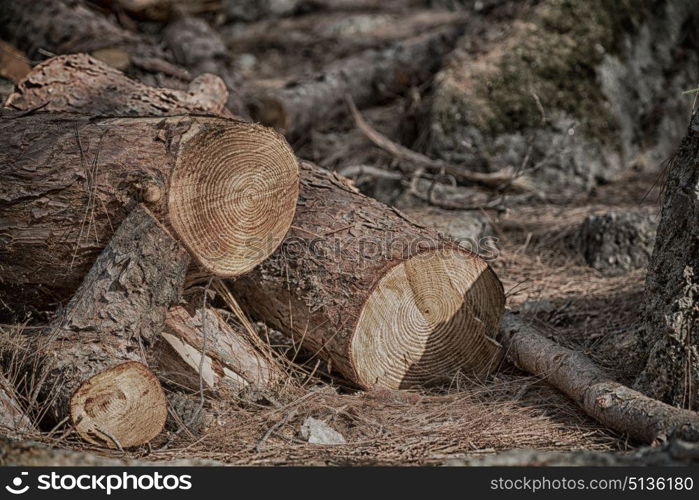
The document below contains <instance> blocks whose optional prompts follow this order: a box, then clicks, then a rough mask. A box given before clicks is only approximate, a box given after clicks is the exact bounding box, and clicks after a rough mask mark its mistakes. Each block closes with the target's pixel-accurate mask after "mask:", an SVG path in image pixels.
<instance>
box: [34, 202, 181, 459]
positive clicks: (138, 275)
mask: <svg viewBox="0 0 699 500" xmlns="http://www.w3.org/2000/svg"><path fill="white" fill-rule="evenodd" d="M189 260H190V259H189V255H188V253H187V251H186V250H185V249H184V248H183V247H182V246H181V245H180V244H179V243H178V242H177V240H176V239H175V238H174V237H173V236H172V235H171V234H170V233H169V232H168V230H167V229H166V228H165V227H164V226H162V225H161V224H160V223H159V222H158V221H157V219H156V218H155V217H154V216H153V215H152V214H151V213H150V212H149V211H148V210H147V209H146V208H145V207H143V206H142V205H139V206H137V207H136V208H134V209H133V210H132V211H131V213H130V214H129V215H128V217H127V218H126V219H125V220H124V221H123V223H122V224H121V225H120V226H119V228H118V229H117V231H116V232H115V233H114V236H113V237H112V239H111V240H110V241H109V243H108V245H107V246H106V247H105V249H104V250H103V251H102V253H101V254H100V256H99V257H98V259H97V261H96V262H95V264H94V265H93V266H92V269H90V272H89V273H88V274H87V275H86V276H85V279H84V280H83V283H82V284H81V285H80V288H78V290H77V291H76V293H75V296H74V297H73V298H72V299H71V301H70V302H69V304H68V306H67V307H66V310H65V312H64V313H63V314H62V315H61V316H59V317H58V318H57V319H56V321H55V322H54V324H53V325H52V326H50V327H49V328H48V329H47V331H46V332H45V335H43V336H41V337H39V338H37V339H36V341H35V343H36V347H35V352H36V353H37V356H38V363H37V365H38V366H39V367H40V371H41V372H40V373H41V376H40V377H39V379H40V380H42V381H43V383H42V385H41V387H40V388H39V389H38V390H39V394H40V395H41V400H42V402H43V404H44V405H45V411H46V413H47V417H48V419H49V420H50V422H52V423H60V422H63V421H64V420H65V419H66V418H67V417H69V418H70V422H71V423H72V425H73V426H74V428H75V430H76V431H77V433H78V434H79V435H80V436H81V437H82V438H83V439H85V440H86V441H89V442H90V443H93V444H97V445H100V446H107V447H110V448H126V447H130V446H137V445H140V444H144V443H147V442H148V441H150V440H151V439H153V438H154V437H155V436H156V435H158V434H159V433H160V431H161V430H162V428H163V426H164V425H165V419H166V417H167V400H166V398H165V394H164V393H163V391H162V389H161V387H160V383H159V382H158V379H157V378H155V376H154V375H153V374H152V373H151V371H150V370H149V369H148V368H147V367H146V365H145V364H144V363H145V362H146V356H145V353H146V352H147V350H148V349H149V348H150V347H151V346H152V345H153V344H154V343H155V341H156V340H157V338H158V336H159V335H160V332H161V330H162V327H163V322H164V320H165V314H166V312H167V310H168V308H169V307H170V306H171V305H173V304H175V303H177V302H178V301H179V300H180V298H181V290H182V286H183V285H184V279H185V275H186V272H187V267H188V265H189Z"/></svg>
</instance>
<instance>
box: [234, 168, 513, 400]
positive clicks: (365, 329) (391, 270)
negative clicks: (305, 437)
mask: <svg viewBox="0 0 699 500" xmlns="http://www.w3.org/2000/svg"><path fill="white" fill-rule="evenodd" d="M301 185H302V187H301V196H300V199H299V204H298V207H297V214H296V217H295V220H294V223H293V226H292V228H293V232H292V233H291V234H290V235H289V236H288V237H287V238H286V239H285V241H284V242H283V243H282V245H281V246H280V248H279V249H278V250H277V252H275V254H274V255H273V256H272V257H270V258H269V259H268V260H266V261H265V262H264V263H263V264H262V265H261V266H259V267H258V268H256V269H255V270H254V271H253V272H252V273H250V274H248V275H246V276H243V277H240V278H239V279H237V280H236V281H234V282H233V283H232V286H233V288H234V289H235V291H236V292H237V297H239V300H241V301H242V302H241V305H243V307H244V308H245V309H247V311H249V312H251V313H252V315H253V316H256V317H257V318H260V319H263V320H264V321H266V322H267V323H268V324H270V325H271V326H273V327H274V328H276V329H278V330H280V331H282V332H284V333H285V334H287V335H289V336H291V337H293V338H294V339H295V340H296V341H298V342H301V343H303V345H304V346H306V347H307V348H308V349H310V350H311V351H312V352H314V353H316V352H317V353H318V354H319V355H320V356H321V357H323V358H325V359H326V360H328V362H329V363H330V365H331V367H332V368H333V369H336V370H337V371H338V372H340V373H341V374H342V375H344V376H345V377H346V378H347V379H349V380H350V381H352V382H354V383H356V384H358V385H360V386H363V387H372V386H383V387H389V388H398V387H410V386H414V385H418V384H424V383H428V382H434V381H437V380H441V379H444V378H445V377H449V376H451V375H453V374H454V372H456V371H458V370H459V369H464V370H465V371H470V372H475V373H484V372H487V371H489V370H492V369H493V368H495V366H496V365H497V363H498V360H499V356H500V347H499V345H498V344H497V343H496V342H494V341H493V340H492V339H491V338H490V336H491V335H494V334H495V332H496V330H497V326H498V323H499V320H500V315H501V313H502V309H503V305H504V295H503V291H502V285H501V284H500V282H499V280H498V279H497V277H496V276H495V274H494V272H493V271H492V270H491V269H490V267H489V266H488V265H487V264H486V263H485V262H484V261H482V260H481V259H480V258H479V257H478V256H476V255H475V254H472V253H470V252H469V251H467V250H465V249H463V248H461V247H459V246H457V245H456V244H454V243H452V242H450V241H447V240H444V239H443V238H441V237H440V236H439V235H437V233H435V232H434V231H432V230H429V229H427V228H424V227H421V226H417V225H415V224H414V223H412V222H411V221H409V220H408V219H407V218H406V217H405V216H403V215H402V214H400V212H397V211H395V210H393V209H391V208H389V207H387V206H385V205H382V204H381V203H379V202H377V201H374V200H372V199H370V198H367V197H365V196H363V195H360V194H358V193H357V192H356V191H355V190H354V188H353V187H351V185H350V184H349V182H348V181H347V180H346V179H343V178H341V177H339V176H337V175H336V174H331V173H328V172H327V171H324V170H322V169H320V168H318V167H316V166H314V165H311V164H308V163H303V164H302V166H301Z"/></svg>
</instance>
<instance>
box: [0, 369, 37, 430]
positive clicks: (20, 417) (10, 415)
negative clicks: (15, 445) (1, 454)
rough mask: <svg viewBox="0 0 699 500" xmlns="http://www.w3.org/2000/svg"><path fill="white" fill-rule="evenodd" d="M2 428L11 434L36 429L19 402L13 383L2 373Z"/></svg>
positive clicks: (0, 421) (0, 384) (0, 422)
mask: <svg viewBox="0 0 699 500" xmlns="http://www.w3.org/2000/svg"><path fill="white" fill-rule="evenodd" d="M0 429H3V430H4V431H5V432H8V431H9V433H10V434H11V435H19V436H21V435H22V434H24V433H26V432H29V431H32V430H34V425H33V424H32V422H31V420H29V417H27V415H26V414H25V412H24V410H22V406H21V405H20V404H19V403H18V402H17V397H16V395H15V389H14V387H12V384H10V382H9V381H8V380H7V378H5V376H4V375H3V374H1V373H0Z"/></svg>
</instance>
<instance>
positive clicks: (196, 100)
mask: <svg viewBox="0 0 699 500" xmlns="http://www.w3.org/2000/svg"><path fill="white" fill-rule="evenodd" d="M227 99H228V91H227V90H226V85H225V83H224V82H223V81H222V80H221V79H220V78H219V77H217V76H215V75H211V74H203V75H200V76H198V77H197V78H195V79H194V80H193V81H192V82H191V83H190V84H189V88H188V90H186V91H183V90H171V89H156V88H153V87H150V86H148V85H144V84H142V83H140V82H137V81H135V80H132V79H130V78H128V77H127V76H126V75H125V74H124V73H122V72H121V71H119V70H117V69H114V68H113V67H111V66H109V65H108V64H106V63H104V62H102V61H99V60H97V59H95V58H94V57H91V56H89V55H87V54H70V55H64V56H57V57H52V58H51V59H48V60H47V61H44V62H42V63H41V64H38V65H37V66H35V67H34V69H33V70H32V71H31V72H30V73H29V74H27V75H26V77H25V78H24V79H22V80H21V81H19V82H18V83H17V88H16V89H15V91H14V92H13V93H12V94H10V96H9V97H8V98H7V101H6V103H5V106H6V107H9V108H13V109H17V110H28V109H32V108H39V107H41V110H42V111H70V112H73V113H86V114H96V115H110V114H114V113H117V114H119V115H147V116H150V115H158V116H159V115H164V114H178V113H179V114H182V113H213V114H219V115H220V114H225V113H226V110H225V106H226V102H227Z"/></svg>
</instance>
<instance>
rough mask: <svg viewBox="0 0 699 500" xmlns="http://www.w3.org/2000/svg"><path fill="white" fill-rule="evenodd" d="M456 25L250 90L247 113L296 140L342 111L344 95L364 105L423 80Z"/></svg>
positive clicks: (452, 36)
mask: <svg viewBox="0 0 699 500" xmlns="http://www.w3.org/2000/svg"><path fill="white" fill-rule="evenodd" d="M460 31H461V29H460V28H457V27H447V28H444V29H440V30H438V31H435V32H431V33H427V34H424V35H421V36H418V37H415V38H411V39H409V40H406V41H404V42H400V43H397V44H395V45H393V46H391V47H389V48H386V49H382V50H375V49H370V50H366V51H364V52H362V53H361V54H358V55H356V56H352V57H348V58H346V59H342V60H339V61H336V62H335V63H333V64H330V65H329V66H328V67H327V68H326V69H325V70H324V71H323V72H322V73H320V74H318V75H315V76H313V77H311V78H308V79H305V80H301V81H291V82H288V83H286V84H285V85H284V86H283V87H281V88H276V89H274V88H272V89H270V88H261V89H258V90H256V91H252V97H251V100H252V104H251V109H250V113H251V115H252V117H253V118H254V119H256V120H258V121H260V122H261V123H263V124H265V125H269V126H273V127H276V128H278V129H280V130H281V131H283V132H284V133H285V134H286V136H287V137H289V138H290V139H291V140H296V139H298V138H299V137H302V136H303V134H304V133H305V132H307V131H308V130H309V129H310V128H311V127H312V126H314V125H315V126H317V125H319V124H323V123H327V122H328V121H330V120H332V119H334V118H337V117H338V116H340V115H342V114H344V113H346V111H347V106H346V104H345V98H346V97H347V96H350V97H351V98H352V100H353V101H354V102H355V103H356V104H357V106H359V107H363V106H367V105H371V104H375V103H377V102H380V101H381V100H382V99H384V98H385V97H386V96H391V97H394V96H395V95H397V94H400V93H402V92H404V91H405V90H406V89H408V88H410V86H412V85H417V84H419V83H422V82H424V81H426V80H428V79H429V78H430V77H431V76H432V74H433V72H434V71H435V70H436V69H437V67H438V65H439V64H440V62H441V59H442V56H443V55H444V54H446V53H447V52H448V51H449V50H450V49H451V47H452V46H453V43H454V42H455V40H456V39H457V37H458V35H459V33H460Z"/></svg>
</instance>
